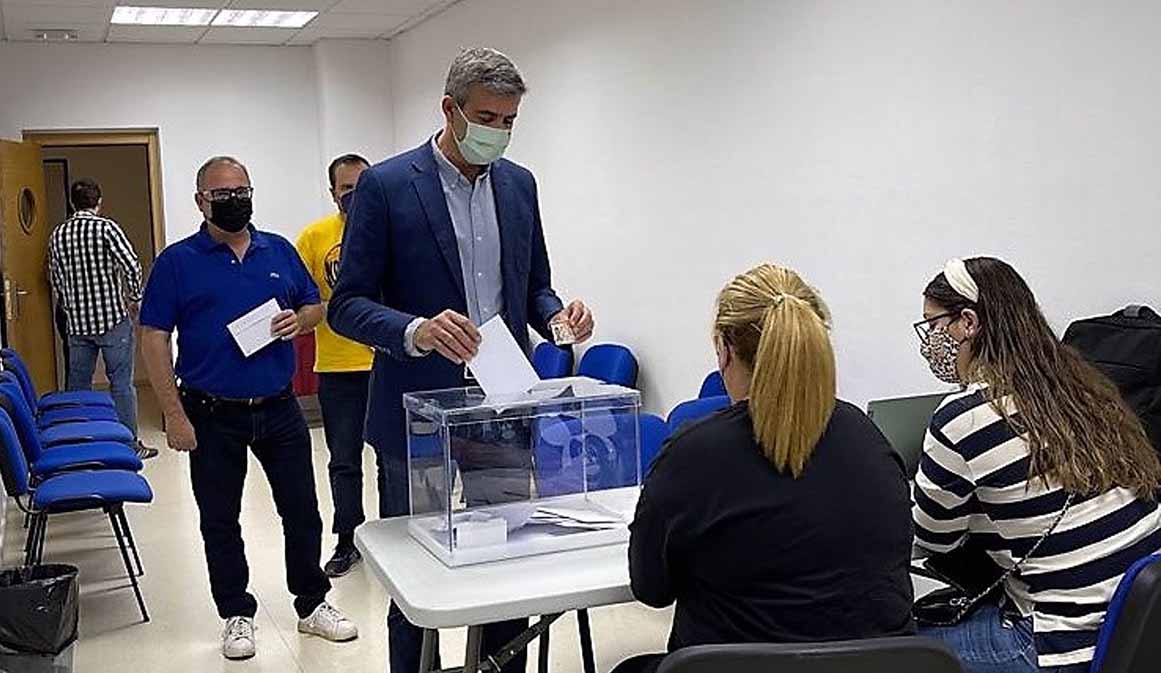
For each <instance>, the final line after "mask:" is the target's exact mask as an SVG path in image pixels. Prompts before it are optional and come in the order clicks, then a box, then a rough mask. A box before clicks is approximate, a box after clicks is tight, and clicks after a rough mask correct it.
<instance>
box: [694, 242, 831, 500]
mask: <svg viewBox="0 0 1161 673" xmlns="http://www.w3.org/2000/svg"><path fill="white" fill-rule="evenodd" d="M829 323H830V312H829V311H828V310H827V308H826V304H824V303H823V301H822V298H821V297H819V296H818V293H817V292H815V291H814V288H812V287H810V286H809V285H807V284H806V283H805V282H804V281H803V280H802V278H800V277H799V275H798V274H797V273H795V272H794V271H792V270H790V269H786V268H783V267H779V266H774V265H772V264H763V265H761V266H758V267H755V268H753V269H750V270H749V271H747V272H746V273H744V274H742V275H740V276H738V277H737V278H734V279H733V280H732V281H730V283H729V284H728V285H726V287H725V288H723V289H722V291H721V293H720V294H719V295H718V304H717V317H716V318H715V320H714V330H715V331H716V332H717V334H718V335H719V336H720V337H721V339H722V340H723V342H724V343H725V344H726V345H728V346H730V348H731V350H732V351H733V353H734V355H735V356H736V357H738V358H740V359H741V361H742V362H743V363H745V364H746V365H747V366H748V367H749V368H750V369H751V370H752V371H753V378H752V379H751V382H750V415H751V417H752V418H753V422H754V437H755V439H757V441H758V443H759V444H760V445H761V446H762V450H763V452H764V453H765V455H766V458H767V459H769V460H770V462H771V463H773V464H774V467H775V468H777V469H778V470H779V471H782V472H786V471H789V472H790V473H791V474H792V475H793V476H794V477H795V478H797V477H798V476H799V475H801V474H802V470H803V469H804V468H805V467H806V462H807V460H809V459H810V455H811V454H812V453H813V452H814V446H815V444H817V443H818V440H819V439H820V438H821V437H822V433H823V432H824V431H826V426H827V424H828V423H829V422H830V416H831V413H832V412H833V411H834V406H835V364H834V351H833V349H832V348H831V343H830V330H829Z"/></svg>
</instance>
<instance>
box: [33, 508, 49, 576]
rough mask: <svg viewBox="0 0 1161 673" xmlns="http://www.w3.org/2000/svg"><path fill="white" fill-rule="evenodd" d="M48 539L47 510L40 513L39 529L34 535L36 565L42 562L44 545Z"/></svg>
mask: <svg viewBox="0 0 1161 673" xmlns="http://www.w3.org/2000/svg"><path fill="white" fill-rule="evenodd" d="M47 540H48V512H45V513H44V514H41V515H40V531H39V532H38V535H37V536H36V558H35V559H34V562H35V563H36V565H41V564H43V563H44V545H45V542H46V541H47Z"/></svg>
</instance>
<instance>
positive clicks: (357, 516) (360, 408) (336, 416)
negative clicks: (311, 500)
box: [318, 371, 371, 535]
mask: <svg viewBox="0 0 1161 673" xmlns="http://www.w3.org/2000/svg"><path fill="white" fill-rule="evenodd" d="M370 381H371V372H369V371H366V372H341V373H320V374H319V375H318V403H319V407H321V408H322V421H323V433H324V434H325V435H326V439H327V449H328V450H329V451H330V454H331V459H330V462H328V463H327V472H328V474H329V475H330V481H331V498H332V499H333V500H334V503H335V517H334V521H333V524H332V527H331V532H332V533H335V534H337V535H341V534H344V533H354V532H355V529H356V528H358V527H359V526H360V525H361V524H362V523H363V522H364V521H366V516H365V515H364V513H363V426H364V425H365V423H366V419H367V386H368V384H369V383H370Z"/></svg>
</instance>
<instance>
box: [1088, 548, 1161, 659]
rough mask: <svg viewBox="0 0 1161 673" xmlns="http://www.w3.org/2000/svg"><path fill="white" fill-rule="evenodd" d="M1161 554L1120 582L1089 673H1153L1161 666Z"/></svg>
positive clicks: (1133, 568) (1136, 565)
mask: <svg viewBox="0 0 1161 673" xmlns="http://www.w3.org/2000/svg"><path fill="white" fill-rule="evenodd" d="M1157 633H1161V554H1153V555H1152V556H1146V557H1145V558H1143V559H1141V560H1139V561H1137V562H1136V563H1134V564H1133V565H1132V566H1130V567H1129V570H1128V571H1126V572H1125V575H1124V577H1122V578H1121V582H1120V584H1118V585H1117V590H1116V592H1115V593H1114V594H1113V599H1112V600H1111V601H1109V608H1108V611H1107V612H1106V613H1105V623H1104V625H1103V626H1101V631H1100V634H1099V635H1098V636H1097V645H1096V652H1095V653H1094V654H1093V659H1092V667H1091V668H1090V669H1089V671H1090V673H1153V672H1154V671H1156V670H1157V663H1158V662H1161V639H1158V638H1157V637H1156V634H1157Z"/></svg>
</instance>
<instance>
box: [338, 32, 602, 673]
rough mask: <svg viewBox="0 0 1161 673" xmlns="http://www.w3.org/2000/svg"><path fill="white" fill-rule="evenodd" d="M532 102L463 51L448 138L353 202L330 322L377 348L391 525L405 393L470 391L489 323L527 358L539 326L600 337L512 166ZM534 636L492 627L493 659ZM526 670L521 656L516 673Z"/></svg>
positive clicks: (382, 175)
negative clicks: (558, 274) (522, 116)
mask: <svg viewBox="0 0 1161 673" xmlns="http://www.w3.org/2000/svg"><path fill="white" fill-rule="evenodd" d="M525 90H526V89H525V85H524V81H523V78H522V77H521V75H520V73H519V71H518V70H517V69H516V66H515V65H513V63H512V62H511V61H510V60H509V59H508V58H507V57H506V56H504V55H503V54H501V53H499V52H497V51H494V50H491V49H469V50H466V51H464V52H463V53H461V54H460V55H459V56H458V57H457V58H456V59H455V61H454V62H453V63H452V65H451V68H450V70H449V72H448V79H447V86H446V89H445V95H444V97H443V101H442V103H441V108H442V111H443V114H444V118H445V126H444V128H443V130H441V131H440V132H439V133H437V134H436V135H435V136H434V137H433V138H431V139H430V140H429V141H428V142H425V143H424V144H423V145H421V146H420V147H418V148H416V149H414V150H411V151H409V152H405V153H403V154H400V155H398V156H396V157H393V158H391V159H388V160H387V161H384V162H382V163H380V164H378V165H376V166H373V167H371V168H369V169H368V170H366V171H365V172H364V173H363V175H362V177H361V178H360V180H359V185H358V188H357V189H356V190H355V197H354V203H353V205H352V206H351V209H350V212H349V214H348V217H347V228H346V233H345V236H344V240H343V249H342V257H341V259H342V262H341V264H342V266H341V269H340V272H339V280H338V284H337V285H336V287H335V289H334V294H333V296H332V297H331V301H330V306H329V315H328V319H329V322H330V324H331V326H332V327H333V329H334V330H335V331H336V332H338V333H340V334H342V335H344V336H346V337H349V338H351V339H354V340H356V341H359V342H362V343H365V344H368V345H370V346H373V347H374V348H375V349H376V355H375V365H374V371H373V375H372V384H371V396H370V403H369V405H368V417H367V441H368V442H369V443H370V444H371V445H372V446H373V447H374V448H375V451H376V454H377V457H378V460H379V466H380V469H379V509H380V511H379V514H380V516H381V517H391V516H400V515H405V514H408V513H409V496H408V475H407V444H406V433H405V431H404V412H403V405H402V396H403V394H404V393H407V392H414V391H418V390H434V389H441V388H456V387H462V386H464V385H465V378H464V363H466V362H468V361H470V360H471V358H472V357H473V356H474V355H475V354H476V351H477V347H478V344H479V341H480V334H479V331H478V330H477V327H478V326H479V325H482V324H483V323H484V322H486V321H487V320H489V319H491V318H493V317H495V316H497V315H499V316H501V317H502V318H503V320H504V322H505V323H506V324H507V325H508V328H509V329H510V330H511V331H512V334H513V336H515V337H516V341H517V342H518V343H519V344H520V345H521V347H523V348H524V350H525V352H526V353H527V352H528V351H530V342H529V334H528V328H529V327H532V328H533V329H535V330H536V331H537V332H539V333H540V334H541V335H542V336H544V337H545V338H546V339H551V338H552V328H551V327H552V324H553V323H566V324H567V325H568V327H569V328H570V329H571V330H572V332H573V334H574V335H575V336H576V337H577V340H578V341H583V340H585V339H587V338H588V337H589V336H590V335H591V334H592V331H593V318H592V313H591V312H590V311H589V309H588V308H587V307H586V306H585V305H584V303H583V302H581V301H574V302H572V303H571V304H569V305H568V307H565V306H564V305H563V304H562V302H561V300H560V298H559V297H557V295H556V292H555V291H554V290H553V289H552V278H551V273H550V270H549V262H548V250H547V248H546V246H545V242H544V232H543V230H542V228H541V224H540V208H539V204H538V201H537V192H536V181H535V179H534V178H533V177H532V174H531V173H530V172H529V171H528V170H527V169H525V168H523V167H521V166H518V165H516V164H514V163H512V162H510V161H507V160H504V159H501V158H500V157H501V155H502V154H503V152H504V150H505V148H506V147H507V144H508V140H509V137H510V134H511V129H512V125H513V122H514V121H515V119H516V113H517V109H518V107H519V105H520V99H521V97H522V96H523V94H524V92H525ZM526 625H527V623H526V622H525V621H516V622H505V623H502V624H493V625H490V626H489V627H488V628H486V629H485V632H484V644H483V647H484V650H485V652H489V651H494V650H495V649H498V648H499V647H500V646H502V645H504V644H505V643H506V642H508V641H509V640H511V639H512V638H513V637H515V636H516V635H518V634H519V633H520V632H521V631H523V630H524V628H526ZM388 626H389V641H390V652H391V670H392V671H393V673H415V672H416V671H417V670H418V668H419V654H420V646H421V641H422V632H421V631H420V629H418V628H417V627H415V626H413V625H412V624H410V623H408V622H407V620H406V618H404V617H403V615H402V614H401V613H400V612H399V611H398V609H397V608H396V607H395V606H394V604H392V607H391V611H390V613H389V614H388ZM524 664H525V658H524V655H523V654H522V655H521V656H520V657H519V658H517V659H513V660H512V662H511V663H510V664H509V666H507V667H505V671H522V670H523V669H524Z"/></svg>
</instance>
